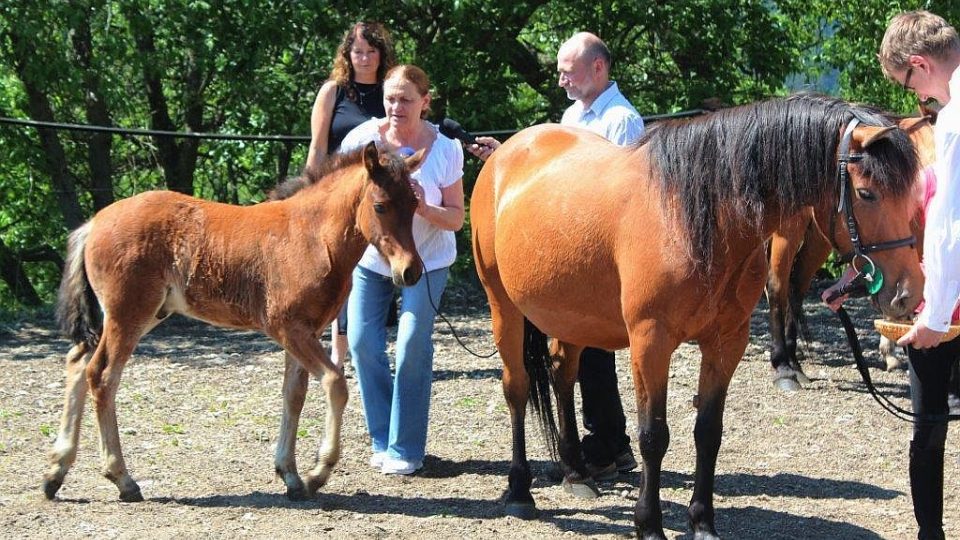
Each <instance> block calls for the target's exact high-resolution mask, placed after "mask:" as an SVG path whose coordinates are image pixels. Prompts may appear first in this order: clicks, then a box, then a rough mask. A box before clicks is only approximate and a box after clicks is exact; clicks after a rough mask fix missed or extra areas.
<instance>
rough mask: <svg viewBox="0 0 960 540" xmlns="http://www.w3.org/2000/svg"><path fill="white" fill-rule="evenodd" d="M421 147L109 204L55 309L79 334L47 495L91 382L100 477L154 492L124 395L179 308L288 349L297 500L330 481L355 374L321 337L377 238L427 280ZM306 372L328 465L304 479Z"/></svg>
mask: <svg viewBox="0 0 960 540" xmlns="http://www.w3.org/2000/svg"><path fill="white" fill-rule="evenodd" d="M422 158H423V153H422V152H420V153H418V154H415V155H413V156H411V157H409V158H407V159H406V160H403V159H401V158H399V157H398V156H396V155H393V154H387V153H381V152H378V150H377V148H376V146H374V145H373V144H370V145H368V146H366V147H364V148H361V149H359V150H358V151H356V152H353V153H350V154H346V155H344V156H341V157H338V158H336V159H335V160H332V161H331V162H330V163H329V164H328V165H326V166H325V167H323V168H322V169H320V170H308V171H307V172H306V175H305V177H303V178H299V179H295V180H293V181H291V182H289V183H286V184H284V185H281V186H280V187H278V188H277V190H276V191H275V192H274V194H273V200H271V201H269V202H264V203H261V204H257V205H253V206H248V207H239V206H232V205H228V204H222V203H216V202H210V201H204V200H200V199H196V198H193V197H189V196H186V195H183V194H180V193H175V192H171V191H151V192H146V193H141V194H139V195H136V196H134V197H130V198H129V199H124V200H122V201H118V202H116V203H114V204H112V205H110V206H108V207H106V208H104V209H103V210H101V211H100V212H99V213H97V215H95V216H94V217H93V218H92V219H91V220H90V221H88V222H87V223H86V224H84V225H82V226H81V227H80V228H78V229H77V230H75V231H74V232H73V233H71V235H70V239H69V246H68V251H67V257H66V260H67V264H66V270H65V272H64V275H63V281H62V283H61V286H60V298H59V302H58V315H59V319H60V321H61V325H62V327H63V330H64V332H65V333H66V334H67V335H68V336H70V337H71V340H72V341H73V344H74V345H73V347H72V348H71V349H70V351H69V352H68V353H67V359H66V398H65V401H64V408H63V416H62V419H61V423H60V430H59V432H58V434H57V439H56V442H54V445H53V449H52V451H51V452H50V468H49V470H48V471H47V473H46V475H45V476H44V482H43V491H44V494H45V495H46V496H47V498H49V499H52V498H54V497H55V496H56V493H57V491H58V490H59V489H60V487H61V486H62V484H63V480H64V477H65V476H66V474H67V472H68V471H69V469H70V467H71V466H72V465H73V463H74V461H75V460H76V455H77V442H78V438H79V430H80V423H81V418H82V415H83V407H84V401H85V399H86V394H87V390H88V389H89V390H90V393H91V395H92V396H93V402H94V411H95V413H96V419H97V425H98V428H99V435H100V452H101V458H102V460H103V474H104V476H106V477H107V478H108V479H110V480H111V481H113V482H114V484H116V486H117V488H118V489H119V490H120V499H121V500H123V501H141V500H143V496H142V494H141V492H140V487H139V486H138V485H137V483H136V482H135V481H134V480H133V478H132V477H131V476H130V474H129V472H128V471H127V467H126V464H125V462H124V458H123V454H122V451H121V447H120V437H119V433H118V431H117V419H116V405H115V398H116V392H117V388H118V386H119V384H120V376H121V373H122V371H123V368H124V366H125V365H126V363H127V361H128V360H129V359H130V355H131V354H132V353H133V350H134V348H135V347H136V345H137V342H138V341H139V340H140V338H141V337H142V336H143V335H144V334H146V333H147V332H149V331H150V330H151V329H153V328H154V327H155V326H156V325H158V324H159V323H160V322H162V321H163V320H164V319H166V318H167V317H169V316H170V315H171V314H173V313H181V314H183V315H186V316H188V317H192V318H195V319H200V320H203V321H206V322H209V323H211V324H215V325H218V326H226V327H231V328H239V329H248V330H260V331H261V332H263V333H264V334H266V335H267V336H269V337H271V338H273V339H274V340H275V341H276V342H277V343H278V344H279V345H280V346H281V347H283V349H284V350H285V351H286V353H287V365H286V369H285V372H284V410H283V421H282V424H281V432H280V438H279V441H278V444H277V451H276V456H275V468H276V471H277V474H278V475H280V476H281V477H282V478H283V481H284V482H285V484H286V487H287V496H288V497H290V498H293V499H300V498H303V497H305V496H311V495H313V494H314V493H315V492H316V491H317V489H319V488H320V487H322V486H323V485H324V484H325V483H326V481H327V479H328V478H329V476H330V473H331V471H332V470H333V467H334V466H335V465H336V463H337V461H338V460H339V458H340V426H341V423H342V418H343V410H344V407H345V405H346V401H347V385H346V380H345V378H344V374H343V372H342V369H341V368H340V367H339V366H336V365H334V364H333V363H332V362H331V361H330V359H329V357H328V356H327V354H326V352H325V351H324V350H323V347H322V346H321V345H320V342H319V341H318V339H317V338H318V334H319V332H320V331H321V330H322V328H324V326H325V325H327V324H329V323H330V321H331V320H332V319H333V317H335V316H336V313H337V310H338V309H339V308H340V305H341V304H343V301H344V299H345V298H346V296H347V293H348V292H349V290H350V275H351V272H352V270H353V268H354V267H355V266H356V265H357V262H358V261H359V260H360V257H361V255H362V254H363V251H364V249H365V248H366V246H367V244H368V243H370V244H373V245H374V246H376V248H377V249H378V250H379V251H380V253H381V254H383V256H384V257H385V258H386V259H387V260H388V261H389V262H390V265H391V268H392V269H393V280H394V283H396V284H397V285H411V284H413V283H416V282H417V280H418V279H419V278H420V275H421V273H422V268H421V265H420V259H419V257H418V255H417V251H416V246H415V245H414V241H413V233H412V231H411V228H412V223H413V215H414V211H415V209H416V205H417V202H416V198H415V195H414V192H413V189H412V188H411V187H410V175H409V170H410V169H413V168H415V167H417V166H418V165H419V163H420V161H421V160H422ZM101 312H102V320H101ZM308 374H309V375H313V376H314V377H317V378H318V379H320V380H321V383H322V386H323V388H324V391H325V393H326V401H327V416H326V429H325V432H324V438H323V441H322V442H321V445H320V451H319V456H318V459H317V463H316V465H315V467H314V468H313V469H312V470H311V471H310V472H309V473H307V474H306V475H305V477H304V479H302V480H301V478H300V476H299V474H298V473H297V467H296V460H295V456H294V454H295V443H296V431H297V423H298V421H299V416H300V410H301V408H302V407H303V396H304V394H305V387H306V380H307V375H308ZM300 386H303V387H304V391H303V392H302V393H300V394H298V393H297V392H296V390H297V389H298V388H300Z"/></svg>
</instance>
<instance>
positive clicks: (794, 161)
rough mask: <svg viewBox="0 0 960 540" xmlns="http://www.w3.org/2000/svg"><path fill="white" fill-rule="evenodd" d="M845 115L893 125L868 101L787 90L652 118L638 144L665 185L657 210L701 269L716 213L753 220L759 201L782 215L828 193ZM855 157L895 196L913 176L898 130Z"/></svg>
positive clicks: (761, 209) (758, 216) (761, 207)
mask: <svg viewBox="0 0 960 540" xmlns="http://www.w3.org/2000/svg"><path fill="white" fill-rule="evenodd" d="M854 116H856V117H857V118H859V119H860V120H861V122H862V123H863V124H865V125H871V126H891V125H895V124H893V123H892V122H891V121H890V120H888V119H887V117H886V115H885V114H884V113H880V112H879V111H877V110H876V109H872V108H867V107H863V106H857V105H853V104H850V103H847V102H845V101H842V100H840V99H836V98H831V97H827V96H821V95H813V94H797V95H794V96H791V97H789V98H780V99H772V100H768V101H763V102H758V103H754V104H751V105H744V106H741V107H736V108H732V109H722V110H720V111H717V112H715V113H713V114H710V115H707V116H702V117H697V118H694V119H688V120H673V121H667V122H662V123H659V125H658V126H657V127H656V128H655V129H652V130H650V132H649V133H648V134H647V135H646V136H645V137H644V138H643V139H642V140H641V141H640V143H639V145H640V146H641V147H645V148H646V150H647V151H648V152H649V155H650V157H651V159H650V163H651V168H652V173H653V174H652V176H654V177H655V178H657V181H658V182H659V184H660V188H661V190H662V192H663V193H665V194H667V195H668V196H667V197H665V198H664V205H665V208H666V210H667V211H668V212H669V213H671V214H673V215H674V216H675V217H676V218H677V221H678V222H679V223H680V224H681V225H682V227H683V228H684V229H685V231H686V234H687V237H688V241H687V248H688V250H689V253H690V256H691V258H692V259H693V260H694V261H695V262H696V264H697V265H698V266H699V267H700V268H701V269H707V270H709V268H710V267H711V265H712V262H713V257H714V253H715V248H716V247H717V243H718V241H720V240H721V239H720V238H719V236H718V234H717V230H718V223H719V221H720V220H723V221H725V222H728V223H729V222H730V220H735V221H745V222H746V223H747V224H749V225H750V226H752V227H754V228H755V229H756V230H759V228H760V225H761V220H762V219H763V216H764V213H765V211H766V210H767V209H768V208H767V207H768V206H769V205H775V206H776V207H778V208H780V209H781V211H782V212H783V215H787V214H790V213H793V212H796V211H798V210H800V208H801V207H803V206H809V205H813V204H816V203H818V202H820V201H822V200H823V199H824V197H830V196H831V194H836V193H838V189H839V186H837V185H836V180H835V176H836V167H837V146H838V145H839V144H840V136H841V130H842V129H843V126H845V125H846V123H847V122H848V121H850V120H851V119H852V118H853V117H854ZM859 165H860V167H861V170H862V171H863V174H865V175H866V176H868V177H870V178H871V179H872V181H873V182H874V183H875V185H876V186H877V188H878V189H879V190H880V191H881V192H883V193H884V194H889V195H893V196H901V195H903V194H905V193H907V192H908V190H910V189H911V187H912V185H913V181H914V178H915V176H916V171H917V167H918V159H917V155H916V152H915V150H914V148H913V145H912V143H911V142H910V140H909V138H908V137H907V135H906V134H905V133H904V132H902V131H900V130H895V131H894V132H893V133H892V134H891V135H890V136H889V137H887V138H884V139H882V140H880V141H878V142H876V143H874V144H872V145H870V147H869V148H868V149H867V150H865V155H864V159H863V161H862V162H860V163H859Z"/></svg>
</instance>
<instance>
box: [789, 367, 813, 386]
mask: <svg viewBox="0 0 960 540" xmlns="http://www.w3.org/2000/svg"><path fill="white" fill-rule="evenodd" d="M793 375H794V377H796V378H797V382H798V383H799V384H800V385H801V386H802V385H804V384H810V382H811V381H810V377H807V374H806V373H804V372H803V371H802V370H799V369H798V370H796V372H794V374H793Z"/></svg>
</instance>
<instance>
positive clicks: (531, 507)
mask: <svg viewBox="0 0 960 540" xmlns="http://www.w3.org/2000/svg"><path fill="white" fill-rule="evenodd" d="M503 513H504V514H506V515H508V516H513V517H515V518H518V519H524V520H529V519H534V518H535V517H537V505H536V504H534V503H533V502H532V501H528V502H508V503H506V504H505V505H504V507H503Z"/></svg>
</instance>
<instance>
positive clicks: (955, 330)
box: [873, 319, 960, 343]
mask: <svg viewBox="0 0 960 540" xmlns="http://www.w3.org/2000/svg"><path fill="white" fill-rule="evenodd" d="M873 326H874V328H876V329H877V332H880V335H881V336H883V337H885V338H887V339H890V340H893V341H896V340H898V339H900V338H901V337H903V335H904V334H906V333H907V332H908V331H909V330H910V328H911V327H913V323H910V322H899V321H888V320H885V319H875V320H874V321H873ZM957 336H960V324H954V325H951V326H950V328H948V329H947V333H946V334H944V335H943V337H942V338H940V343H943V342H945V341H952V340H953V339H955V338H956V337H957Z"/></svg>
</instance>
